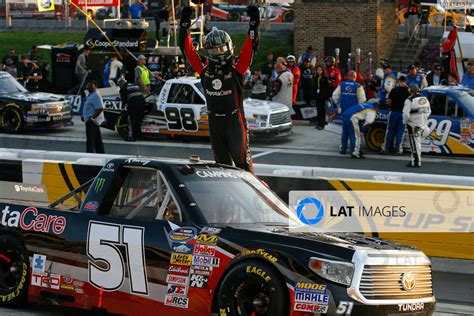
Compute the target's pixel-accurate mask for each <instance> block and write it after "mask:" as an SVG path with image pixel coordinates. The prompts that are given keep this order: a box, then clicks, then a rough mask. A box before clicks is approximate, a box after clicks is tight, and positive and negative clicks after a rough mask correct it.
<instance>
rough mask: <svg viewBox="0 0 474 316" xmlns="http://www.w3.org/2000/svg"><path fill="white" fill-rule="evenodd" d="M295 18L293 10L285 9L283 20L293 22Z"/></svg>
mask: <svg viewBox="0 0 474 316" xmlns="http://www.w3.org/2000/svg"><path fill="white" fill-rule="evenodd" d="M294 19H295V13H294V12H293V11H286V12H285V13H284V14H283V22H293V20H294Z"/></svg>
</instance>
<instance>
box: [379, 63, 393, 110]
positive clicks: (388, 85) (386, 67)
mask: <svg viewBox="0 0 474 316" xmlns="http://www.w3.org/2000/svg"><path fill="white" fill-rule="evenodd" d="M381 67H382V69H383V73H384V77H383V81H382V85H381V86H380V91H379V99H380V104H381V105H382V106H383V105H384V104H385V100H386V99H387V97H388V94H389V93H390V91H392V89H393V88H395V85H396V84H397V74H396V73H394V72H393V70H392V65H390V63H389V62H388V61H386V60H384V61H382V62H381Z"/></svg>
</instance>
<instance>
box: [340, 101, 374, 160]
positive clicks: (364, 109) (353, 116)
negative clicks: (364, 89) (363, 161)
mask: <svg viewBox="0 0 474 316" xmlns="http://www.w3.org/2000/svg"><path fill="white" fill-rule="evenodd" d="M375 116H376V109H375V107H374V106H373V105H372V104H370V103H361V104H356V105H354V106H352V107H351V108H349V109H347V110H346V111H344V112H343V113H342V136H341V147H340V151H339V153H340V154H341V155H345V154H346V150H347V140H348V139H349V140H350V143H351V157H352V158H363V155H362V152H361V151H360V132H361V130H362V132H365V131H366V130H367V129H368V128H369V127H370V125H371V124H372V123H373V122H374V120H375ZM361 122H364V124H363V126H362V129H360V127H359V123H361Z"/></svg>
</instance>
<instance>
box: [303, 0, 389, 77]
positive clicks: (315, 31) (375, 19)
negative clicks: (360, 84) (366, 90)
mask: <svg viewBox="0 0 474 316" xmlns="http://www.w3.org/2000/svg"><path fill="white" fill-rule="evenodd" d="M294 7H295V21H294V32H295V36H294V40H295V53H297V54H301V52H303V51H304V50H305V49H306V47H307V46H308V45H312V46H313V48H314V49H315V51H316V52H317V54H319V55H321V56H322V55H323V54H324V38H325V37H350V38H351V52H352V54H353V55H354V54H355V50H356V48H360V49H361V50H362V70H363V72H365V71H366V65H367V53H368V52H372V56H373V60H374V61H376V60H377V58H379V57H381V56H388V55H389V53H390V51H391V49H392V47H393V45H394V43H395V40H396V36H397V25H396V20H395V8H396V5H395V3H380V0H368V2H366V3H337V4H331V3H313V2H302V0H295V3H294Z"/></svg>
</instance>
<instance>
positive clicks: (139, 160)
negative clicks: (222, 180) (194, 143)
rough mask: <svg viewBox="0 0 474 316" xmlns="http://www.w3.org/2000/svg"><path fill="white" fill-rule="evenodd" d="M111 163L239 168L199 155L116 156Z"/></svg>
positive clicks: (154, 166)
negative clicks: (167, 156) (184, 157)
mask: <svg viewBox="0 0 474 316" xmlns="http://www.w3.org/2000/svg"><path fill="white" fill-rule="evenodd" d="M110 163H114V164H115V163H117V164H119V165H130V166H149V167H152V168H161V167H165V166H172V165H190V166H213V167H222V168H226V169H237V168H235V167H232V166H227V165H221V164H217V163H215V162H214V161H210V160H201V159H200V158H199V157H198V156H191V157H190V158H189V159H176V158H159V159H157V158H155V157H129V158H115V159H112V160H110V161H109V162H107V163H106V164H105V165H106V166H107V165H108V164H110Z"/></svg>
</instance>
